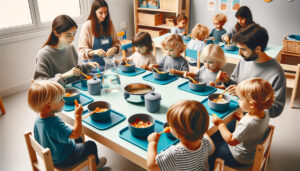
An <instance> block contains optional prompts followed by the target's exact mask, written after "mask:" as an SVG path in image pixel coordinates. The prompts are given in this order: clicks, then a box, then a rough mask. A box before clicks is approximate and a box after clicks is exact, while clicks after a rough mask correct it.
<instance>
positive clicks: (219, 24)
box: [209, 13, 227, 43]
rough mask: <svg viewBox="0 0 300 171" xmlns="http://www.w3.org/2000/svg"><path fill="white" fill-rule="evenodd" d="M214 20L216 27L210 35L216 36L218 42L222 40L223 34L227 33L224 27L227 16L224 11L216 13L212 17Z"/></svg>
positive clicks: (215, 39)
mask: <svg viewBox="0 0 300 171" xmlns="http://www.w3.org/2000/svg"><path fill="white" fill-rule="evenodd" d="M212 22H213V23H214V25H215V28H213V29H212V31H211V32H210V34H209V36H210V37H214V41H215V42H216V43H219V42H222V35H223V34H225V33H226V30H225V29H224V28H223V26H224V24H225V23H226V22H227V17H226V15H224V14H222V13H220V14H216V15H215V16H214V17H213V18H212Z"/></svg>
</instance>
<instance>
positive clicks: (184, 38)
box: [182, 35, 192, 41]
mask: <svg viewBox="0 0 300 171" xmlns="http://www.w3.org/2000/svg"><path fill="white" fill-rule="evenodd" d="M191 39H192V38H191V36H190V35H182V40H183V41H190V40H191Z"/></svg>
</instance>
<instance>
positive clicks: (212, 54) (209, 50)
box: [200, 44, 226, 69]
mask: <svg viewBox="0 0 300 171" xmlns="http://www.w3.org/2000/svg"><path fill="white" fill-rule="evenodd" d="M200 59H201V60H202V61H204V59H211V60H212V61H215V62H217V64H218V67H219V69H221V68H223V67H224V66H225V64H226V58H225V54H224V51H223V50H222V48H221V47H220V46H219V45H217V44H209V45H207V46H205V47H204V49H203V50H202V52H201V55H200Z"/></svg>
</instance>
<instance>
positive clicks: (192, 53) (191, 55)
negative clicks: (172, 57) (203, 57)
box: [184, 49, 200, 68]
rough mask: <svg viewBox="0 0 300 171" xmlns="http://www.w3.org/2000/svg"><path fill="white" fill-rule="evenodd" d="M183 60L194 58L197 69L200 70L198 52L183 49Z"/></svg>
mask: <svg viewBox="0 0 300 171" xmlns="http://www.w3.org/2000/svg"><path fill="white" fill-rule="evenodd" d="M184 56H185V58H186V57H189V58H194V59H196V60H197V67H198V68H200V51H199V50H194V49H185V53H184Z"/></svg>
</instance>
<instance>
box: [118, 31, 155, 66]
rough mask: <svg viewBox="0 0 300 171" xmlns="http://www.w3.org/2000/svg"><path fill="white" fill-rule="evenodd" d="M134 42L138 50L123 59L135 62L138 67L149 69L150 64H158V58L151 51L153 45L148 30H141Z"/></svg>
mask: <svg viewBox="0 0 300 171" xmlns="http://www.w3.org/2000/svg"><path fill="white" fill-rule="evenodd" d="M132 43H133V46H135V48H136V50H137V52H135V53H134V54H132V55H131V56H130V57H128V58H123V59H122V60H123V61H124V60H126V61H129V62H133V63H134V64H135V66H136V67H140V68H143V69H148V70H149V67H148V65H149V64H156V58H155V56H153V54H152V53H151V52H152V50H153V45H152V39H151V36H150V34H149V33H147V32H140V33H138V34H136V36H135V37H134V38H133V40H132Z"/></svg>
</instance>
